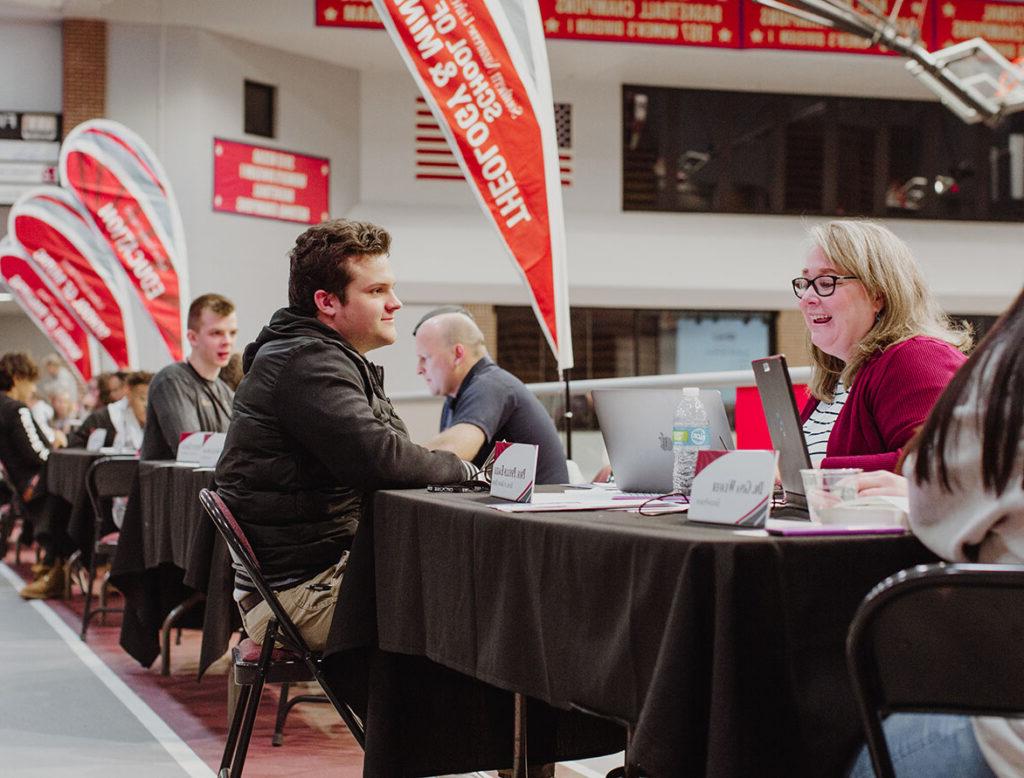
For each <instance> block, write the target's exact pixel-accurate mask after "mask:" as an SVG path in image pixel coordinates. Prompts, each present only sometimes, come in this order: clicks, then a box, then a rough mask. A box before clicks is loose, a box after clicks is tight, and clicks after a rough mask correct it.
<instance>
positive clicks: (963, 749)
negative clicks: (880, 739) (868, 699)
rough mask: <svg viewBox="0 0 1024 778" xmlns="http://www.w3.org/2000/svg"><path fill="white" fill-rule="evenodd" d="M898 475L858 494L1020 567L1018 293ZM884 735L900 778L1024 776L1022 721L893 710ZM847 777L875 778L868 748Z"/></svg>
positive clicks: (938, 540) (989, 558) (926, 537)
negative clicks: (884, 501)
mask: <svg viewBox="0 0 1024 778" xmlns="http://www.w3.org/2000/svg"><path fill="white" fill-rule="evenodd" d="M904 472H905V473H907V474H908V476H907V478H903V477H901V476H897V475H893V474H891V473H866V474H864V475H862V476H860V478H859V481H858V487H859V493H860V494H864V495H870V494H907V495H908V497H909V500H910V526H911V529H913V531H914V534H915V535H917V537H918V538H920V539H921V541H922V542H923V543H924V544H925V545H926V546H928V547H929V548H930V549H931V550H932V551H934V552H935V553H936V554H939V555H940V556H942V557H943V558H944V559H948V560H950V561H953V562H986V563H1001V564H1021V563H1024V290H1022V291H1021V293H1020V295H1019V296H1018V297H1017V299H1016V300H1015V301H1014V303H1013V304H1012V305H1011V306H1010V308H1009V309H1008V310H1007V311H1006V313H1005V314H1004V315H1003V316H1002V317H1001V318H1000V319H999V321H998V322H996V324H995V325H994V326H993V327H992V329H991V331H989V333H988V335H987V336H986V337H985V339H984V340H983V341H982V342H981V344H980V345H979V346H978V347H977V349H975V351H974V353H973V354H971V357H970V359H968V360H967V363H966V364H965V365H964V366H963V368H961V369H960V371H959V372H958V373H957V374H956V376H955V377H954V378H953V380H952V381H951V382H950V384H949V386H948V387H947V388H946V391H945V392H944V393H943V394H942V396H941V397H940V398H939V400H938V402H937V403H936V405H935V409H934V410H933V411H932V413H931V415H930V416H929V417H928V420H927V422H926V423H925V426H924V428H923V429H922V430H921V432H920V434H919V435H918V437H917V438H916V439H915V440H914V442H913V443H912V444H911V445H910V453H909V454H908V455H907V458H906V462H905V463H904ZM885 733H886V739H887V740H888V741H889V750H890V751H891V753H892V756H893V761H894V765H895V768H896V774H897V775H899V776H901V778H902V776H911V777H912V778H917V776H922V777H923V776H928V778H944V777H946V776H948V777H949V778H954V777H955V778H975V777H980V776H984V777H985V778H989V777H990V776H993V775H996V776H999V778H1009V777H1010V776H1020V775H1024V720H1020V719H1000V718H991V717H986V718H975V719H971V718H969V717H967V716H952V715H942V716H939V715H916V714H895V715H892V716H890V717H889V718H888V719H886V721H885ZM850 775H851V776H852V778H868V776H871V775H873V772H872V769H871V760H870V757H869V755H868V753H867V749H866V748H865V749H864V750H863V751H862V753H861V754H860V755H859V757H858V759H857V762H856V764H855V765H854V767H853V769H852V771H851V772H850Z"/></svg>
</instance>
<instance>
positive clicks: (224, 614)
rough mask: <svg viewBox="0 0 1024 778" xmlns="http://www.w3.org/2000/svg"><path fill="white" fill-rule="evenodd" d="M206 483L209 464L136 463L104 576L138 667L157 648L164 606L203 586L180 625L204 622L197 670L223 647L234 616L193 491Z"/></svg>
mask: <svg viewBox="0 0 1024 778" xmlns="http://www.w3.org/2000/svg"><path fill="white" fill-rule="evenodd" d="M212 485H213V471H212V470H210V469H194V468H192V467H188V466H181V465H176V464H175V463H173V462H142V463H140V465H139V479H138V482H137V485H136V488H135V489H134V490H133V492H132V494H131V495H130V496H129V498H128V506H127V509H126V510H125V517H124V523H123V525H122V527H121V537H120V540H119V542H118V547H117V554H116V556H115V557H114V562H113V565H112V568H111V581H112V582H113V583H114V585H115V586H117V587H118V589H120V590H121V592H122V593H123V594H124V596H125V615H124V619H123V620H122V625H121V646H122V647H123V648H124V649H125V650H126V651H127V652H128V653H129V654H130V655H131V656H133V657H134V658H135V659H136V660H138V661H139V663H140V664H142V665H143V666H144V667H149V666H150V665H151V664H152V663H153V660H155V659H156V658H157V656H159V654H160V642H159V637H160V626H161V624H162V623H163V620H164V619H165V618H166V616H167V614H168V613H170V611H171V610H172V609H173V608H174V607H176V606H177V605H179V604H180V603H182V602H184V601H185V599H187V598H188V597H189V596H191V595H192V594H193V593H195V592H202V593H204V594H207V596H208V599H207V603H206V607H205V608H202V609H199V608H197V609H196V610H195V611H194V612H193V613H192V614H191V615H190V617H189V618H188V620H187V621H185V622H183V624H182V626H203V628H204V642H203V656H202V657H201V665H200V672H202V671H203V670H205V669H206V668H207V667H208V666H209V664H210V663H211V662H212V661H214V660H215V659H216V658H217V657H218V656H220V655H221V654H223V653H224V649H225V648H226V647H227V643H228V639H229V636H230V633H231V630H232V629H233V628H236V627H237V626H238V624H239V620H238V616H237V613H236V612H235V609H234V608H233V603H232V602H231V572H230V563H229V561H228V557H227V551H226V549H225V548H224V546H223V543H222V542H221V541H220V539H219V538H215V537H214V535H215V532H214V531H213V528H212V525H211V523H210V521H209V520H208V519H207V518H206V516H205V514H204V513H203V509H202V506H201V505H200V504H199V491H200V490H201V489H203V488H204V487H212ZM207 628H209V632H210V637H209V639H208V636H207V634H206V630H207ZM208 642H209V643H210V646H209V647H208V646H207V643H208ZM218 645H219V646H220V648H219V651H217V649H216V646H218ZM214 651H217V653H216V655H215V656H210V654H212V653H213V652H214Z"/></svg>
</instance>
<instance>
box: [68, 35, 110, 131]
mask: <svg viewBox="0 0 1024 778" xmlns="http://www.w3.org/2000/svg"><path fill="white" fill-rule="evenodd" d="M63 38H64V78H63V86H64V95H63V107H62V110H63V112H64V134H65V136H66V135H67V133H68V132H69V131H70V130H71V129H72V128H74V127H75V126H77V125H79V124H81V123H82V122H84V121H85V120H86V119H99V118H102V117H103V116H105V115H106V112H107V23H106V22H105V21H103V20H102V19H65V20H64V23H63Z"/></svg>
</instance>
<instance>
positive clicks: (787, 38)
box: [743, 0, 933, 54]
mask: <svg viewBox="0 0 1024 778" xmlns="http://www.w3.org/2000/svg"><path fill="white" fill-rule="evenodd" d="M896 2H897V0H879V1H878V3H877V5H878V7H879V9H880V10H881V11H883V12H884V13H886V14H888V13H891V12H892V9H893V6H894V5H895V3H896ZM932 15H933V8H932V4H931V3H930V2H927V1H926V0H913V1H912V2H905V3H903V4H902V5H901V6H900V12H899V17H898V19H899V21H898V23H897V24H898V26H899V28H900V31H901V32H902V33H903V34H904V35H909V34H910V32H911V30H912V29H916V28H918V26H919V25H920V30H921V36H920V37H921V43H922V45H924V46H925V47H926V48H929V49H931V48H932V28H933V26H932ZM743 48H746V49H787V50H798V51H835V52H841V53H844V54H889V53H890V52H889V51H887V50H885V49H883V48H881V47H879V46H869V45H868V40H867V39H865V38H862V37H861V36H859V35H854V34H853V33H849V32H841V31H839V30H829V29H826V28H824V27H822V26H820V25H817V24H812V23H810V22H805V21H804V20H803V19H798V18H796V17H795V16H791V15H790V14H788V13H786V12H784V11H779V10H776V9H774V8H768V7H766V6H763V5H758V4H757V3H755V2H754V0H743Z"/></svg>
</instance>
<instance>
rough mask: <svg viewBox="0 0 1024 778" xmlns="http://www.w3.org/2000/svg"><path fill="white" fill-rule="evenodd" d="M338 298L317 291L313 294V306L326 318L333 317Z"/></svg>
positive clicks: (329, 293) (336, 310) (328, 293)
mask: <svg viewBox="0 0 1024 778" xmlns="http://www.w3.org/2000/svg"><path fill="white" fill-rule="evenodd" d="M338 302H339V301H338V296H337V295H335V294H332V293H331V292H327V291H324V290H323V289H317V290H316V291H315V292H313V304H314V305H315V306H316V309H317V310H318V311H319V312H320V313H323V314H326V315H327V316H333V315H334V314H335V313H337V312H338Z"/></svg>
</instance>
